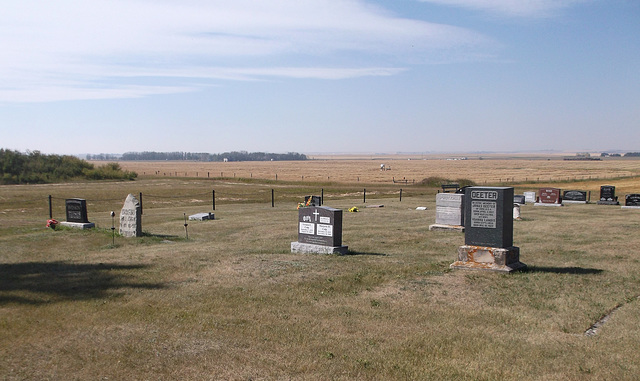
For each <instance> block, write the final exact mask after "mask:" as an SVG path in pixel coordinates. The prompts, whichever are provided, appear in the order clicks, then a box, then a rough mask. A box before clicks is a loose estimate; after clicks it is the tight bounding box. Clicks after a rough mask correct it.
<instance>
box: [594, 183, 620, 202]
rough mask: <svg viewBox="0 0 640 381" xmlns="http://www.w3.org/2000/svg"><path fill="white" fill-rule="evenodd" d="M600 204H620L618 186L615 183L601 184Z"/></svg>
mask: <svg viewBox="0 0 640 381" xmlns="http://www.w3.org/2000/svg"><path fill="white" fill-rule="evenodd" d="M598 205H620V203H619V202H618V196H616V187H614V186H613V185H603V186H601V187H600V200H598Z"/></svg>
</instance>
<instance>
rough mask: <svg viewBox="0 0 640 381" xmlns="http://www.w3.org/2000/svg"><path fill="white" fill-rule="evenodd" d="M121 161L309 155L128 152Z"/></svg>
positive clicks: (298, 156)
mask: <svg viewBox="0 0 640 381" xmlns="http://www.w3.org/2000/svg"><path fill="white" fill-rule="evenodd" d="M121 160H138V161H147V160H187V161H284V160H287V161H294V160H307V155H304V154H301V153H296V152H288V153H268V152H247V151H232V152H224V153H217V154H212V153H198V152H126V153H124V154H123V155H122V157H121Z"/></svg>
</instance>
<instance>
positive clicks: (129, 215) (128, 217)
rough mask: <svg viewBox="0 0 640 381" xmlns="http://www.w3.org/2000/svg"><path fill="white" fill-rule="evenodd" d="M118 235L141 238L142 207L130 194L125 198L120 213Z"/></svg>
mask: <svg viewBox="0 0 640 381" xmlns="http://www.w3.org/2000/svg"><path fill="white" fill-rule="evenodd" d="M120 235H122V236H123V237H142V205H140V201H138V199H137V198H136V196H134V195H132V194H129V195H128V196H127V199H126V200H125V201H124V206H123V207H122V210H121V211H120Z"/></svg>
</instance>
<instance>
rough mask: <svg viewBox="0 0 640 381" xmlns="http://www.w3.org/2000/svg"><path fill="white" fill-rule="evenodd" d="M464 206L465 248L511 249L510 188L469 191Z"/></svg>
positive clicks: (511, 197)
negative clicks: (468, 246)
mask: <svg viewBox="0 0 640 381" xmlns="http://www.w3.org/2000/svg"><path fill="white" fill-rule="evenodd" d="M464 202H465V206H464V224H465V225H464V226H465V235H464V241H465V244H466V245H474V246H488V247H497V248H508V247H511V246H513V188H511V187H469V188H467V189H466V192H465V197H464Z"/></svg>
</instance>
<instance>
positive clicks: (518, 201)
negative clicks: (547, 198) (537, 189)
mask: <svg viewBox="0 0 640 381" xmlns="http://www.w3.org/2000/svg"><path fill="white" fill-rule="evenodd" d="M526 201H527V200H526V198H525V197H524V195H523V194H516V195H514V196H513V203H514V204H522V205H524V204H525V203H526Z"/></svg>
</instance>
